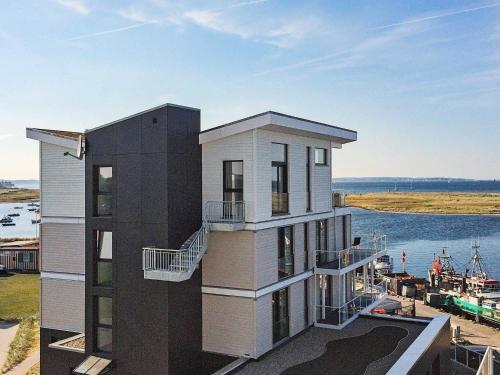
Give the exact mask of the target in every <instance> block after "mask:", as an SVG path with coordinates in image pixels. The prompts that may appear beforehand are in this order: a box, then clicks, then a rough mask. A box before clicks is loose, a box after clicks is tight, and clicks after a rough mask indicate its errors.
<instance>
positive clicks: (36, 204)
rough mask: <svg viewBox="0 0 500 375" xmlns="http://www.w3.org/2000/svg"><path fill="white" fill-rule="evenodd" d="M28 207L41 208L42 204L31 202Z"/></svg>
mask: <svg viewBox="0 0 500 375" xmlns="http://www.w3.org/2000/svg"><path fill="white" fill-rule="evenodd" d="M28 206H30V207H40V204H38V203H34V202H31V203H28Z"/></svg>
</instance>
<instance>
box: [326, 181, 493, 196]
mask: <svg viewBox="0 0 500 375" xmlns="http://www.w3.org/2000/svg"><path fill="white" fill-rule="evenodd" d="M333 188H334V189H339V190H345V191H346V192H349V193H358V194H359V193H370V192H386V191H394V190H396V191H403V192H404V191H406V192H408V191H413V192H470V193H494V192H496V193H498V192H500V181H495V180H490V181H479V180H450V181H448V180H430V181H429V180H409V181H343V180H339V181H335V182H334V183H333Z"/></svg>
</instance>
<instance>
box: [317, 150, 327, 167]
mask: <svg viewBox="0 0 500 375" xmlns="http://www.w3.org/2000/svg"><path fill="white" fill-rule="evenodd" d="M327 155H328V152H327V150H326V148H316V149H314V164H316V165H327V161H326V159H327Z"/></svg>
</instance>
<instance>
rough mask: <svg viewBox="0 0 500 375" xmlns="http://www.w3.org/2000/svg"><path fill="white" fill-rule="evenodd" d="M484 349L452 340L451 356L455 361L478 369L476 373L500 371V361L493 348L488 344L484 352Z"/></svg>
mask: <svg viewBox="0 0 500 375" xmlns="http://www.w3.org/2000/svg"><path fill="white" fill-rule="evenodd" d="M483 350H484V347H479V348H478V347H468V346H463V345H460V344H457V343H455V342H452V343H451V348H450V351H451V353H450V357H451V359H452V360H453V361H455V362H458V363H460V364H462V365H464V366H466V367H468V368H470V369H472V370H474V371H476V375H493V374H498V373H500V361H498V360H496V359H495V356H494V353H495V352H494V351H493V349H492V348H491V347H489V346H488V347H486V350H484V353H483V352H482V351H483ZM495 370H496V372H495Z"/></svg>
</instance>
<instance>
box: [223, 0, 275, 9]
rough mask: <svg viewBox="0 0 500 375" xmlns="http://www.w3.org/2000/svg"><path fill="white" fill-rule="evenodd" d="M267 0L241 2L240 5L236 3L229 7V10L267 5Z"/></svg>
mask: <svg viewBox="0 0 500 375" xmlns="http://www.w3.org/2000/svg"><path fill="white" fill-rule="evenodd" d="M267 2H268V0H250V1H242V2H240V3H236V4H233V5H230V6H229V8H238V7H244V6H247V5H256V4H262V3H267Z"/></svg>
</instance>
